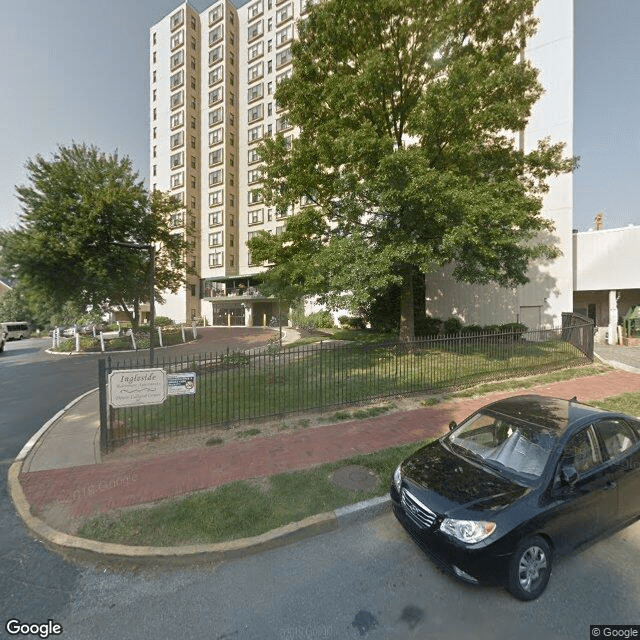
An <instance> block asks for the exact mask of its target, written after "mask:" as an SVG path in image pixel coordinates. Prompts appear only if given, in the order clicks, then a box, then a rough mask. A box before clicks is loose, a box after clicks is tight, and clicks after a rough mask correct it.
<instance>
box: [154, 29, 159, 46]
mask: <svg viewBox="0 0 640 640" xmlns="http://www.w3.org/2000/svg"><path fill="white" fill-rule="evenodd" d="M153 44H158V38H157V34H156V32H155V31H154V32H153Z"/></svg>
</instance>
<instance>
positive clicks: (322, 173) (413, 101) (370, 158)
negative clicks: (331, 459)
mask: <svg viewBox="0 0 640 640" xmlns="http://www.w3.org/2000/svg"><path fill="white" fill-rule="evenodd" d="M535 4H536V0H508V1H505V0H482V1H479V0H371V1H370V2H366V3H363V2H358V1H357V0H327V1H326V2H323V3H320V4H319V5H316V6H314V7H313V9H312V11H311V12H310V14H309V17H308V19H307V20H305V21H304V22H302V23H301V24H300V29H299V31H300V34H299V39H298V40H297V41H296V42H295V43H294V44H293V45H292V47H291V49H292V54H293V72H292V76H291V77H290V78H289V79H288V80H285V81H283V82H282V83H281V84H280V85H279V86H278V88H277V91H276V99H277V102H278V106H279V107H281V108H284V109H286V111H287V116H286V117H287V119H288V124H290V125H291V126H292V127H296V128H297V131H296V133H299V135H297V136H296V137H294V139H293V140H289V141H287V140H286V139H285V138H284V136H283V135H278V136H276V137H274V138H269V139H267V140H266V141H265V142H264V144H263V145H262V147H261V150H260V152H261V154H262V158H263V160H264V168H263V174H264V187H263V195H264V199H265V202H266V203H267V204H268V205H275V206H276V207H277V208H278V209H280V210H281V211H285V210H286V209H287V208H289V207H291V206H292V205H295V204H297V203H300V202H301V201H302V202H303V203H311V204H312V205H313V206H310V207H304V208H302V209H301V211H300V213H298V214H296V215H295V216H292V217H291V218H289V219H288V221H287V225H286V229H285V230H284V232H283V233H282V234H279V235H267V234H266V233H263V234H259V235H257V236H255V237H254V238H252V239H251V240H250V242H249V243H248V244H249V248H250V251H251V254H252V259H253V260H254V261H255V262H265V263H267V264H269V266H270V268H269V270H268V272H267V273H266V275H265V284H264V286H265V289H266V290H267V291H271V292H273V293H276V294H277V293H279V292H284V294H285V296H286V297H288V298H289V299H291V298H292V297H294V296H295V295H312V294H316V295H319V296H321V298H322V299H323V300H324V301H325V302H326V303H327V304H329V305H330V306H332V307H334V308H335V307H339V306H345V304H348V305H349V306H350V307H351V309H352V310H353V311H356V312H357V310H358V309H363V308H364V309H366V308H369V307H371V305H372V301H374V300H375V299H376V298H377V297H379V296H380V295H383V294H384V293H385V292H389V291H390V290H391V289H392V288H393V287H399V289H400V292H401V295H400V321H399V327H400V329H399V330H400V335H401V337H403V338H408V337H410V336H412V335H413V333H414V318H413V309H414V304H413V297H414V294H413V282H414V278H415V277H416V276H420V275H421V274H425V273H428V272H430V271H432V270H433V269H434V268H436V267H438V266H441V265H444V264H447V263H453V264H454V265H455V270H454V275H455V277H456V278H458V279H459V280H463V281H467V282H475V283H487V282H497V283H499V284H501V285H504V286H514V285H518V284H522V283H525V282H526V281H527V278H526V275H525V274H526V271H527V267H528V265H529V263H530V262H531V261H532V260H534V259H541V258H548V259H552V258H554V257H556V256H557V255H558V253H559V252H558V250H557V249H556V247H555V246H554V244H553V242H552V241H551V240H549V239H545V238H550V236H551V232H552V231H553V224H552V222H551V221H549V220H547V219H544V218H543V217H542V216H541V207H542V197H543V195H544V194H545V192H546V191H547V189H548V186H547V182H548V178H549V177H550V176H552V175H557V174H560V173H563V172H566V171H570V170H572V168H573V164H574V161H573V160H572V159H567V158H564V157H563V145H562V144H551V143H550V141H549V140H547V139H544V140H541V141H540V142H539V143H538V146H537V148H535V149H534V150H533V151H530V152H528V153H525V152H524V151H523V150H522V149H521V148H519V145H518V144H517V141H518V138H519V132H521V131H523V130H524V129H525V127H526V124H527V121H528V118H529V116H530V112H531V108H532V106H533V104H534V103H535V102H536V100H537V99H538V97H539V96H540V95H541V93H542V88H541V85H540V84H539V82H538V79H537V71H536V69H535V68H533V67H532V65H531V64H530V63H529V62H528V61H527V60H525V59H524V56H523V48H524V43H525V41H526V38H528V37H530V36H531V35H533V34H534V32H535V27H536V20H535V18H534V16H533V10H534V7H535Z"/></svg>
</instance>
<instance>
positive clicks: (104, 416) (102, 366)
mask: <svg viewBox="0 0 640 640" xmlns="http://www.w3.org/2000/svg"><path fill="white" fill-rule="evenodd" d="M109 360H111V358H109ZM109 368H111V367H109ZM98 389H99V402H100V451H102V452H103V453H104V452H106V450H107V447H108V444H109V443H108V439H107V435H108V429H109V413H108V411H109V409H108V406H107V362H106V360H105V359H104V358H100V360H98Z"/></svg>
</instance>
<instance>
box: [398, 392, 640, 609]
mask: <svg viewBox="0 0 640 640" xmlns="http://www.w3.org/2000/svg"><path fill="white" fill-rule="evenodd" d="M391 499H392V502H393V508H394V512H395V515H396V517H397V518H398V520H399V521H400V523H401V524H402V525H403V526H404V527H405V529H406V530H407V531H408V532H409V533H410V534H411V535H412V536H413V538H414V539H415V540H416V542H417V543H418V544H419V545H420V547H421V548H422V549H423V550H424V551H426V552H427V553H428V555H429V556H431V558H432V559H433V560H434V561H435V562H436V563H437V564H438V565H439V566H440V567H441V568H442V569H444V570H445V571H447V572H449V573H451V574H452V575H454V576H456V577H458V578H460V579H462V580H465V581H467V582H471V583H474V584H494V585H495V584H500V585H503V586H505V587H506V588H507V589H508V590H509V592H510V593H512V594H513V595H514V596H515V597H516V598H519V599H521V600H533V599H534V598H537V597H538V596H539V595H540V594H541V593H542V592H543V591H544V589H545V587H546V586H547V583H548V581H549V577H550V575H551V567H552V563H553V558H554V556H560V555H563V554H566V553H568V552H570V551H573V550H574V549H576V548H578V547H581V546H583V545H585V544H587V543H589V542H591V541H593V540H595V539H598V538H600V537H603V536H605V535H608V534H610V533H612V532H614V531H616V530H618V529H621V528H622V527H625V526H626V525H628V524H631V523H632V522H633V521H635V520H637V519H638V518H640V421H638V420H636V419H634V418H631V417H629V416H626V415H624V414H619V413H612V412H610V411H604V410H602V409H596V408H594V407H590V406H587V405H585V404H581V403H579V402H576V401H575V398H574V399H573V400H560V399H557V398H547V397H543V396H534V395H528V396H516V397H513V398H509V399H506V400H500V401H498V402H494V403H493V404H490V405H487V406H486V407H484V408H482V409H480V410H479V411H477V412H476V413H474V414H472V415H471V416H470V417H469V418H467V419H466V420H465V421H464V422H462V423H461V424H460V425H456V424H455V423H451V425H450V432H449V433H448V434H447V435H445V436H443V437H441V438H440V439H438V440H436V441H434V442H431V443H430V444H428V445H427V446H425V447H423V448H422V449H420V450H419V451H417V452H416V453H414V454H413V455H411V456H410V457H408V458H407V459H406V460H404V461H403V462H402V463H401V464H400V465H399V466H398V468H397V469H396V471H395V473H394V475H393V481H392V484H391Z"/></svg>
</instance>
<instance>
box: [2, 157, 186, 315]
mask: <svg viewBox="0 0 640 640" xmlns="http://www.w3.org/2000/svg"><path fill="white" fill-rule="evenodd" d="M27 172H28V177H29V184H28V185H26V186H19V187H17V192H18V198H19V200H20V202H21V205H22V214H21V216H20V219H19V225H18V227H17V228H16V229H12V230H4V231H2V232H0V261H1V262H2V270H3V272H4V273H10V274H11V276H12V277H14V278H15V279H17V280H19V281H20V282H21V283H22V284H23V286H24V287H25V288H26V289H28V290H30V291H32V292H37V293H38V294H39V295H42V296H44V297H45V298H47V299H50V300H51V301H52V304H53V305H54V306H55V308H57V309H61V308H62V306H63V305H64V304H65V303H67V302H72V303H73V304H74V305H75V306H76V307H77V308H78V309H86V308H92V309H94V310H104V309H106V308H108V307H111V306H117V307H119V308H120V309H122V310H123V311H125V312H126V313H127V315H128V316H129V319H130V320H131V322H132V323H133V324H134V326H137V325H138V323H139V308H140V303H142V302H147V301H148V300H149V289H150V287H149V278H150V263H149V255H148V252H146V251H137V250H132V249H131V248H127V247H122V246H118V245H116V244H114V242H133V243H139V244H149V243H156V244H157V247H158V248H157V251H156V261H155V282H156V290H157V291H163V290H170V291H176V290H177V288H178V287H179V286H180V285H181V284H182V283H183V281H184V276H185V273H186V268H185V265H184V251H185V248H186V240H185V238H183V237H182V236H181V235H179V234H172V233H171V232H170V225H169V220H170V216H171V215H173V214H179V213H180V212H181V205H179V204H178V203H177V202H176V201H175V200H174V199H173V198H171V197H169V196H168V195H166V194H164V193H162V192H159V191H154V192H153V193H151V194H148V193H147V192H146V191H145V189H144V188H143V185H142V183H141V182H140V181H139V180H138V175H137V173H135V172H134V171H133V169H132V165H131V162H130V160H129V159H128V158H119V157H118V155H117V154H112V155H106V154H104V153H102V152H100V151H98V149H96V148H95V147H93V146H86V145H78V144H73V145H72V146H71V147H60V148H59V149H58V151H57V153H56V154H55V155H54V156H53V159H52V160H46V159H44V158H43V157H41V156H37V157H36V158H35V159H34V160H30V161H29V162H28V163H27ZM159 299H161V298H159Z"/></svg>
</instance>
